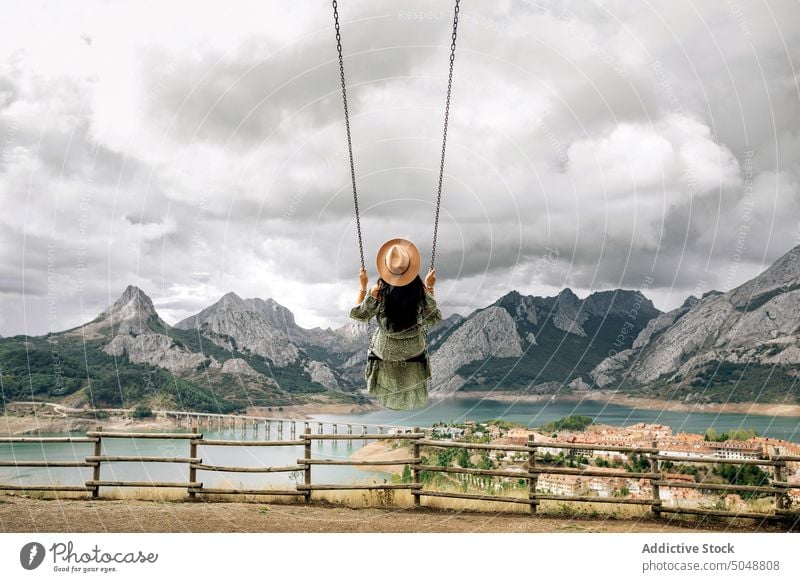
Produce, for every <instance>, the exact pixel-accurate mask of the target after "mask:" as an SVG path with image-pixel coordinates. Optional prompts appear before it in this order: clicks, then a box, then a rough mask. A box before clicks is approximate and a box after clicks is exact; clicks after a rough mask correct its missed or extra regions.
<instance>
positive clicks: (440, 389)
mask: <svg viewBox="0 0 800 582" xmlns="http://www.w3.org/2000/svg"><path fill="white" fill-rule="evenodd" d="M374 329H375V323H374V322H372V324H370V325H367V324H363V323H358V322H355V321H348V322H347V323H346V324H345V325H343V326H342V327H339V328H336V329H331V328H327V329H322V328H319V327H317V328H313V329H306V328H303V327H301V326H299V325H298V324H297V323H296V321H295V318H294V315H293V314H292V312H291V311H290V310H289V309H287V308H286V307H284V306H282V305H280V304H279V303H277V302H276V301H274V300H272V299H243V298H241V297H239V296H238V295H236V294H235V293H227V294H225V295H224V296H222V297H221V298H220V299H219V300H218V301H216V302H215V303H214V304H212V305H210V306H208V307H206V308H205V309H203V310H201V311H200V312H199V313H197V314H195V315H192V316H191V317H187V318H186V319H184V320H183V321H181V322H179V323H178V324H176V325H175V326H170V325H169V324H167V323H166V322H165V321H164V320H163V319H161V317H160V316H159V315H158V312H157V310H156V309H155V307H154V305H153V302H152V300H151V299H150V298H149V297H148V296H147V294H146V293H144V291H142V290H141V289H139V288H138V287H136V286H133V285H129V286H127V287H126V288H125V290H124V291H123V292H122V294H121V295H120V296H119V298H118V299H117V300H116V301H114V302H113V304H112V305H110V306H109V308H108V309H106V310H104V311H103V312H102V313H100V314H99V315H98V316H97V317H96V318H94V319H93V320H92V321H90V322H89V323H87V324H85V325H82V326H79V327H76V328H73V329H69V330H65V331H62V332H58V333H50V334H47V335H44V336H35V337H32V336H14V337H10V338H0V381H2V386H3V391H2V396H3V398H4V400H3V401H0V402H5V401H12V400H31V399H40V400H55V401H59V402H63V403H65V404H68V405H72V406H82V405H91V406H98V407H118V406H133V405H137V404H145V405H149V406H151V407H170V408H180V409H187V410H207V411H218V412H230V411H234V410H243V409H244V408H246V407H247V406H249V405H258V406H278V405H283V404H294V403H303V402H312V401H313V402H320V401H327V402H331V401H333V402H366V401H367V398H366V396H365V395H364V394H363V384H364V380H363V373H364V364H365V361H366V351H367V346H368V343H369V338H370V336H371V334H372V333H373V331H374ZM428 340H429V352H430V354H431V365H432V373H433V382H432V385H431V395H432V396H447V395H450V394H453V393H454V392H456V391H461V392H470V391H488V390H497V391H507V392H511V393H534V394H553V393H560V392H563V391H570V390H587V389H591V388H604V389H618V390H622V391H626V392H629V393H632V394H638V395H648V396H651V397H658V398H666V399H675V398H679V399H681V400H688V401H703V400H714V401H745V400H752V401H756V400H757V401H762V402H785V401H800V387H799V386H798V384H800V383H798V382H797V379H798V369H799V366H798V365H799V364H800V246H798V247H796V248H795V249H792V251H790V252H789V253H787V254H786V255H785V256H783V257H781V258H780V259H779V260H778V261H776V262H775V263H774V264H773V265H772V266H771V267H770V268H769V269H767V270H766V271H764V272H763V273H762V274H761V275H759V276H758V277H756V278H754V279H753V280H751V281H748V282H747V283H745V284H743V285H741V286H739V287H737V288H736V289H732V290H731V291H729V292H727V293H721V292H718V291H711V292H708V293H706V294H705V295H703V296H702V297H700V298H696V297H690V298H688V299H687V300H686V301H685V302H684V304H683V305H681V306H680V307H678V308H677V309H674V310H672V311H669V312H667V313H661V312H660V311H659V310H658V309H656V308H655V307H654V306H653V304H652V302H651V301H650V300H649V299H647V298H646V297H645V296H644V295H642V294H641V293H640V292H638V291H628V290H622V289H617V290H612V291H600V292H596V293H592V294H590V295H589V296H588V297H586V298H585V299H581V298H579V297H578V296H577V295H576V294H575V293H573V292H572V291H571V290H570V289H564V290H563V291H561V292H560V293H559V294H558V295H556V296H554V297H538V296H531V295H522V294H520V293H518V292H517V291H511V292H509V293H507V294H506V295H504V296H503V297H501V298H499V299H498V300H497V301H495V302H494V303H492V304H491V305H487V306H486V307H483V308H480V309H477V310H476V311H474V312H472V313H470V314H468V315H451V316H449V317H448V318H446V319H445V320H444V321H442V322H441V323H439V324H438V325H437V326H435V327H434V328H432V329H431V330H429V333H428Z"/></svg>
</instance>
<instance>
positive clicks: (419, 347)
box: [350, 239, 442, 410]
mask: <svg viewBox="0 0 800 582" xmlns="http://www.w3.org/2000/svg"><path fill="white" fill-rule="evenodd" d="M376 262H377V267H378V273H379V275H380V278H379V279H378V282H377V283H376V284H375V285H374V286H373V287H372V289H370V291H369V294H367V283H368V278H367V272H366V270H365V269H361V272H360V273H359V281H360V282H361V289H360V291H359V294H358V301H357V303H358V305H357V306H356V307H353V309H351V310H350V317H352V318H353V319H356V320H358V321H364V322H367V321H369V320H370V319H372V318H373V317H375V318H376V320H377V322H378V329H377V330H376V331H375V333H374V335H373V336H372V339H371V341H370V344H369V351H368V352H367V369H366V372H365V377H366V379H367V388H368V391H369V393H370V394H372V395H373V396H374V397H375V398H377V400H378V402H379V403H380V404H381V405H383V406H385V407H386V408H391V409H394V410H411V409H414V408H422V407H424V406H425V405H426V404H427V402H428V380H429V379H430V377H431V369H430V362H429V360H428V352H427V328H429V327H431V326H433V325H435V324H437V323H438V322H440V321H441V320H442V314H441V312H440V311H439V308H438V307H437V305H436V299H435V298H434V296H433V293H434V290H433V287H434V285H435V284H436V270H435V269H432V270H431V271H429V272H428V275H427V276H426V277H425V282H424V283H423V282H422V280H421V279H420V278H419V274H418V273H419V252H418V251H417V247H415V246H414V244H413V243H412V242H411V241H409V240H406V239H392V240H390V241H387V242H386V243H384V244H383V246H381V248H380V250H379V251H378V256H377V261H376Z"/></svg>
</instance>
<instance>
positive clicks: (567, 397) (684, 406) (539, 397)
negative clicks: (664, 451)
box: [429, 390, 800, 417]
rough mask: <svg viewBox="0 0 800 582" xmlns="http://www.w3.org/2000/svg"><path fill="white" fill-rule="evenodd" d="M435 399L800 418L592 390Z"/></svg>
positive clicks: (799, 410)
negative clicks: (585, 403)
mask: <svg viewBox="0 0 800 582" xmlns="http://www.w3.org/2000/svg"><path fill="white" fill-rule="evenodd" d="M429 398H430V399H431V400H447V399H450V398H453V399H477V400H484V399H485V400H497V401H501V402H548V401H553V402H582V401H584V400H591V401H593V402H602V403H605V404H616V405H619V406H626V407H629V408H641V409H645V410H668V411H670V412H703V413H712V414H753V415H759V416H789V417H793V416H796V417H800V404H780V403H775V404H764V403H760V402H728V403H709V404H689V403H685V402H673V401H670V400H660V399H658V398H642V397H638V396H629V395H627V394H619V393H617V392H608V391H604V390H592V391H587V392H574V393H570V394H563V395H559V396H556V395H554V394H513V393H507V392H500V391H496V390H495V391H488V392H478V391H475V392H472V391H470V392H455V393H454V394H450V395H447V396H439V397H437V396H430V397H429Z"/></svg>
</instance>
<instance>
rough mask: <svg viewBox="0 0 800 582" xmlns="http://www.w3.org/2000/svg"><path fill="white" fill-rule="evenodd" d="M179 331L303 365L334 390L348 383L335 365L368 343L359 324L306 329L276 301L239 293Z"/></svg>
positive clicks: (285, 364)
mask: <svg viewBox="0 0 800 582" xmlns="http://www.w3.org/2000/svg"><path fill="white" fill-rule="evenodd" d="M354 323H355V322H354ZM175 328H176V329H183V330H194V331H196V332H197V333H198V334H200V335H202V336H204V337H206V338H208V339H210V340H211V341H212V342H213V343H215V344H216V345H218V346H220V347H222V348H225V349H230V350H237V351H240V352H247V353H251V354H255V355H258V356H262V357H264V358H267V359H268V360H269V361H270V362H271V364H272V365H273V366H275V367H277V368H286V367H289V366H292V365H294V366H298V367H299V368H301V369H302V370H303V371H304V373H305V374H307V375H308V377H309V379H310V380H311V381H313V382H317V383H318V384H321V385H322V386H324V387H325V388H328V389H331V390H335V389H338V388H339V387H340V384H341V383H342V381H343V380H342V376H341V374H340V372H338V371H337V370H336V369H335V367H336V366H337V365H338V364H341V361H342V360H345V359H348V358H349V357H350V356H351V355H352V354H353V353H354V352H356V351H357V350H359V349H361V348H362V347H363V346H364V343H365V342H366V334H365V333H364V331H363V330H362V329H359V328H357V327H355V326H352V325H348V326H345V327H344V328H342V329H340V330H337V331H334V330H332V329H321V328H314V329H305V328H302V327H300V326H299V325H297V323H295V320H294V315H293V314H292V312H291V311H290V310H288V309H287V308H286V307H283V306H282V305H280V304H279V303H277V302H276V301H274V300H272V299H267V300H263V299H242V298H241V297H239V296H238V295H236V294H235V293H227V294H226V295H224V296H223V297H222V298H221V299H220V300H219V301H217V302H216V303H214V304H213V305H211V306H210V307H207V308H206V309H204V310H202V311H201V312H200V313H198V314H196V315H193V316H191V317H187V318H186V319H184V320H182V321H180V322H178V323H177V324H175ZM337 355H338V356H339V357H338V358H337V357H336V356H337ZM337 359H338V361H337ZM345 383H346V382H345Z"/></svg>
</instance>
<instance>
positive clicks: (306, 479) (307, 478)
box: [303, 427, 311, 503]
mask: <svg viewBox="0 0 800 582" xmlns="http://www.w3.org/2000/svg"><path fill="white" fill-rule="evenodd" d="M303 438H304V440H305V443H303V452H304V455H303V456H304V457H305V460H306V461H309V460H311V428H310V427H306V429H305V431H304V433H303ZM303 484H305V485H307V486H308V485H311V463H308V462H306V464H305V468H304V469H303ZM310 502H311V489H306V503H310Z"/></svg>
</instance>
